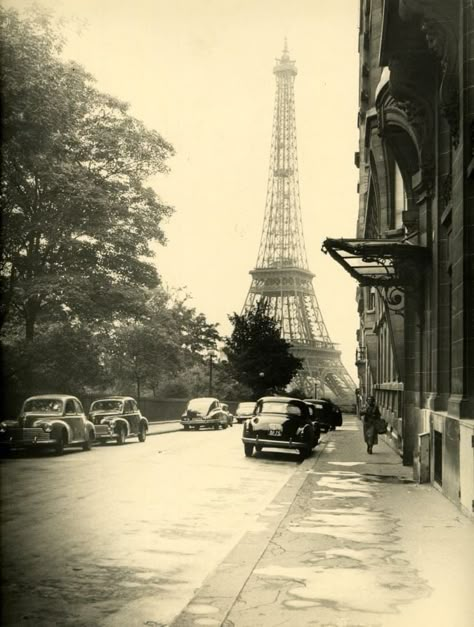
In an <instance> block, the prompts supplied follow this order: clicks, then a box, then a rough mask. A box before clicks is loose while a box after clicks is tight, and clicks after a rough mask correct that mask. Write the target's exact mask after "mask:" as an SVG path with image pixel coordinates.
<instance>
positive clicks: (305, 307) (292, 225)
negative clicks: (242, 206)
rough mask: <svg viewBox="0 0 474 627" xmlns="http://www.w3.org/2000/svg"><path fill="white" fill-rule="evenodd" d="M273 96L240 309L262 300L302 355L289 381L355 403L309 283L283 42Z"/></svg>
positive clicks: (289, 70) (290, 76)
mask: <svg viewBox="0 0 474 627" xmlns="http://www.w3.org/2000/svg"><path fill="white" fill-rule="evenodd" d="M273 72H274V74H275V76H276V98H275V108H274V118H273V133H272V145H271V157H270V171H269V177H268V189H267V199H266V207H265V216H264V221H263V233H262V238H261V241H260V248H259V252H258V257H257V264H256V267H255V269H254V270H251V272H250V274H251V275H252V283H251V286H250V289H249V292H248V295H247V298H246V301H245V304H244V308H243V311H244V312H245V311H248V310H249V309H252V308H253V307H255V305H256V304H257V302H259V301H261V300H262V299H264V302H265V309H266V313H267V315H269V316H270V317H272V318H273V319H275V320H277V321H278V322H279V324H280V328H281V335H282V337H284V338H285V339H286V340H288V341H289V342H290V344H291V346H292V352H293V354H295V355H296V356H297V357H300V358H301V359H303V370H302V371H300V373H299V374H298V375H297V377H296V380H295V381H294V384H296V385H297V386H298V387H303V388H304V390H305V393H306V394H307V395H308V396H313V393H314V390H315V387H316V386H319V389H320V392H321V394H322V395H323V396H324V393H326V394H327V388H329V390H331V391H332V393H333V395H334V396H335V397H336V398H337V399H338V401H339V402H340V403H351V404H352V403H353V402H354V389H355V384H354V382H353V380H352V379H351V377H350V375H349V373H348V372H347V370H346V369H345V367H344V365H343V363H342V361H341V353H340V351H339V350H337V348H336V345H335V344H334V343H333V342H332V341H331V339H330V337H329V334H328V331H327V329H326V325H325V324H324V320H323V316H322V314H321V310H320V308H319V305H318V301H317V299H316V294H315V291H314V288H313V282H312V280H313V277H314V274H312V273H311V272H310V270H309V267H308V261H307V257H306V249H305V243H304V237H303V226H302V220H301V207H300V195H299V181H298V159H297V152H296V123H295V100H294V80H295V76H296V74H297V70H296V67H295V62H294V61H291V60H290V57H289V54H288V47H287V43H286V40H285V47H284V50H283V53H282V56H281V58H280V59H277V63H276V65H275V68H274V70H273Z"/></svg>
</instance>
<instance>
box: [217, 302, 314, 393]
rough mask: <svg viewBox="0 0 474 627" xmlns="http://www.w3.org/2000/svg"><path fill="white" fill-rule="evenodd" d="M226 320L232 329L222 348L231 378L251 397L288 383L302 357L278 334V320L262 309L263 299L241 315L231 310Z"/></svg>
mask: <svg viewBox="0 0 474 627" xmlns="http://www.w3.org/2000/svg"><path fill="white" fill-rule="evenodd" d="M229 320H230V321H231V322H232V324H233V326H234V329H233V331H232V334H231V336H230V337H228V338H226V341H225V348H224V352H225V354H226V355H227V359H228V360H229V366H230V369H231V371H232V375H233V377H234V379H235V380H236V381H238V382H239V383H241V384H243V385H245V386H247V387H248V388H250V389H251V390H252V391H253V393H254V395H255V397H258V396H262V395H263V394H265V393H267V392H268V391H270V390H277V389H281V388H284V387H285V386H286V385H288V383H290V381H291V380H292V378H293V377H294V375H295V374H296V372H297V371H298V370H299V369H300V368H301V366H302V361H301V360H300V359H299V358H297V357H295V356H294V355H292V354H291V352H290V344H289V342H287V341H286V340H285V339H284V338H282V337H280V329H279V326H278V323H277V322H276V321H275V320H273V319H272V318H270V317H269V316H268V315H267V314H266V313H265V302H264V301H260V302H259V303H258V304H257V306H256V307H255V308H254V309H252V310H250V311H247V312H246V313H244V314H242V315H238V314H236V313H234V314H233V315H232V316H229Z"/></svg>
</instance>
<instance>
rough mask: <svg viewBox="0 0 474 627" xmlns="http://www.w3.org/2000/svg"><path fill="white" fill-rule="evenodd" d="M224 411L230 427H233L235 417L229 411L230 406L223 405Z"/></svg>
mask: <svg viewBox="0 0 474 627" xmlns="http://www.w3.org/2000/svg"><path fill="white" fill-rule="evenodd" d="M222 409H223V411H224V412H225V413H226V414H227V425H228V426H229V427H233V426H234V416H233V415H232V414H231V413H230V411H229V405H226V404H225V403H222Z"/></svg>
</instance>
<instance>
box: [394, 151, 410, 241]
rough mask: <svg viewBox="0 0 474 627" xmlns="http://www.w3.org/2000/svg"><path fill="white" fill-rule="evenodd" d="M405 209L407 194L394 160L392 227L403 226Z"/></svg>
mask: <svg viewBox="0 0 474 627" xmlns="http://www.w3.org/2000/svg"><path fill="white" fill-rule="evenodd" d="M406 209H407V194H406V191H405V185H404V183H403V178H402V173H401V172H400V168H399V167H398V165H397V163H396V161H395V162H394V172H393V224H392V228H394V229H398V228H400V227H402V226H403V212H404V211H406Z"/></svg>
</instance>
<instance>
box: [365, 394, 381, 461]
mask: <svg viewBox="0 0 474 627" xmlns="http://www.w3.org/2000/svg"><path fill="white" fill-rule="evenodd" d="M360 415H361V416H363V419H364V440H365V443H366V444H367V453H370V454H372V447H373V446H374V444H378V441H379V438H378V433H377V429H376V422H377V420H378V419H379V418H380V410H379V408H378V406H377V405H376V403H375V398H374V397H373V396H368V397H367V405H366V406H365V407H364V409H363V410H362V411H361V412H360Z"/></svg>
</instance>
